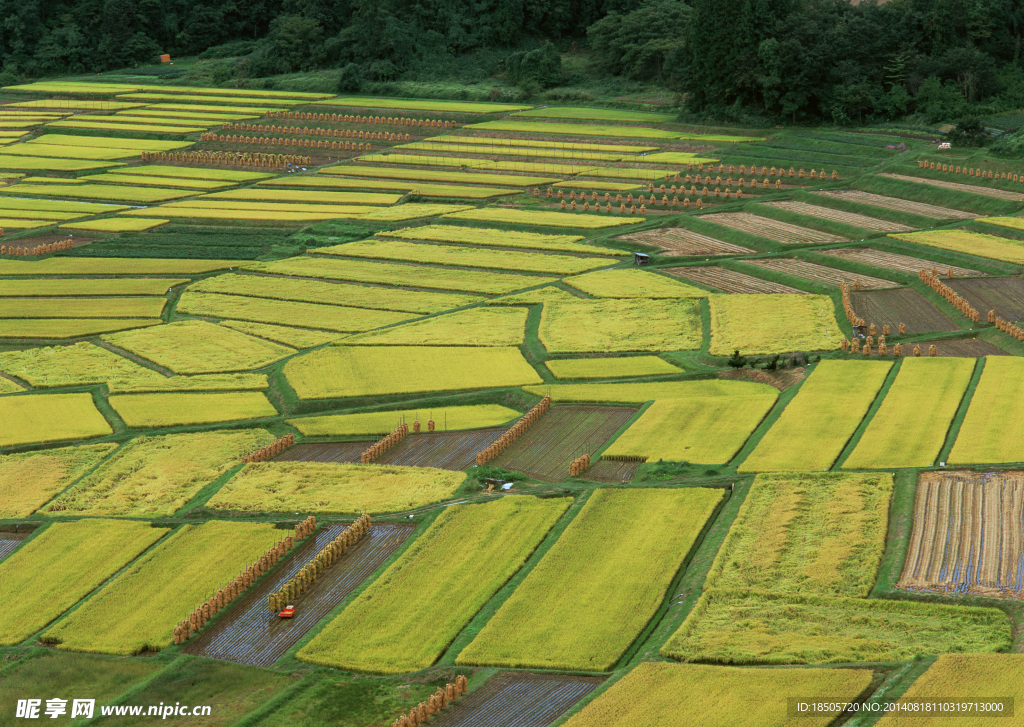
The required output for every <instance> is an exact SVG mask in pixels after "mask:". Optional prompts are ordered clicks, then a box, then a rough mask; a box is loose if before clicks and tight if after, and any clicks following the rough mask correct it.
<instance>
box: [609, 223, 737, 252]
mask: <svg viewBox="0 0 1024 727" xmlns="http://www.w3.org/2000/svg"><path fill="white" fill-rule="evenodd" d="M620 239H622V240H629V241H630V242H639V243H640V244H642V245H653V246H654V247H660V248H661V249H662V250H665V251H666V252H669V253H672V254H673V255H679V256H681V257H685V256H687V255H743V254H745V253H751V252H754V250H751V249H749V248H746V247H741V246H739V245H733V244H732V243H731V242H725V241H724V240H719V239H717V238H714V237H708V236H707V235H702V234H700V233H699V232H694V231H693V230H687V229H686V228H685V227H658V228H655V229H653V230H643V231H642V232H634V233H631V234H629V235H623V236H622V237H621V238H620Z"/></svg>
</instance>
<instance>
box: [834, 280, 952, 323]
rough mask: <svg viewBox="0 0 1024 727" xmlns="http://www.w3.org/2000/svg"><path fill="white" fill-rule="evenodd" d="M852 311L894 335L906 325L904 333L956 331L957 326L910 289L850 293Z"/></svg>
mask: <svg viewBox="0 0 1024 727" xmlns="http://www.w3.org/2000/svg"><path fill="white" fill-rule="evenodd" d="M850 297H851V299H852V301H853V309H854V310H855V311H857V314H858V315H860V317H861V318H863V319H864V320H865V321H867V322H868V323H869V324H871V323H874V324H875V325H876V326H878V327H879V330H881V327H882V326H884V325H888V326H891V327H892V330H893V331H896V330H898V328H899V325H900V323H906V324H907V333H910V334H913V333H920V332H921V331H955V330H957V326H956V324H955V323H953V321H951V320H950V319H949V318H947V317H946V314H945V313H943V312H942V311H940V310H939V309H938V308H936V307H935V306H934V305H932V303H931V302H930V301H929V300H928V299H927V298H925V297H924V296H923V295H921V294H920V293H918V292H917V291H916V290H914V289H912V288H895V289H893V290H871V291H856V292H852V293H850Z"/></svg>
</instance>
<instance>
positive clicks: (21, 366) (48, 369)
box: [0, 341, 166, 389]
mask: <svg viewBox="0 0 1024 727" xmlns="http://www.w3.org/2000/svg"><path fill="white" fill-rule="evenodd" d="M0 371H3V372H4V373H8V374H12V375H14V376H17V377H18V378H19V379H23V380H25V381H27V382H28V383H29V384H31V385H32V386H33V387H35V388H37V389H45V388H52V387H56V386H81V385H83V384H102V383H104V382H107V381H112V380H120V381H133V380H139V381H155V380H157V379H164V378H166V377H165V376H163V375H162V374H160V373H158V372H156V371H154V370H152V369H148V368H146V367H145V366H140V365H139V364H137V363H135V362H134V361H131V360H129V359H127V358H125V357H123V356H119V355H118V354H116V353H114V352H113V351H109V350H107V349H105V348H103V347H101V346H96V345H94V344H92V343H88V342H85V341H83V342H81V343H75V344H72V345H70V346H53V347H40V348H25V349H21V350H14V351H4V352H0Z"/></svg>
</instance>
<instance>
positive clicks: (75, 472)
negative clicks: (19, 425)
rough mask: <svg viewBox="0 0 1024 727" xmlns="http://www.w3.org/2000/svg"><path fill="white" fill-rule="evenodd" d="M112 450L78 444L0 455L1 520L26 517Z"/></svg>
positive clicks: (102, 445)
mask: <svg viewBox="0 0 1024 727" xmlns="http://www.w3.org/2000/svg"><path fill="white" fill-rule="evenodd" d="M115 449H117V445H116V444H80V445H78V446H77V447H60V448H58V449H47V450H43V451H39V452H20V453H17V454H7V455H0V517H3V518H23V517H28V516H29V515H31V514H32V513H33V512H35V511H36V510H38V509H39V508H40V507H42V506H43V505H45V504H46V503H47V502H48V501H49V500H50V498H52V497H53V496H54V495H56V494H57V493H58V492H60V491H61V490H63V489H64V488H66V487H67V486H68V485H70V484H71V483H72V482H74V481H75V480H77V479H78V478H79V477H81V476H82V475H84V474H85V473H86V472H88V471H89V470H91V469H92V468H93V467H95V466H96V465H98V464H99V463H100V462H101V461H102V460H103V458H104V457H106V456H107V455H108V454H110V453H111V452H113V451H114V450H115Z"/></svg>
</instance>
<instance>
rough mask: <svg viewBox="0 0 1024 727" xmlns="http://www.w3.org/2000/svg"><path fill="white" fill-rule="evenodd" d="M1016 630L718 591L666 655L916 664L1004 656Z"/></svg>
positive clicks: (988, 612)
mask: <svg viewBox="0 0 1024 727" xmlns="http://www.w3.org/2000/svg"><path fill="white" fill-rule="evenodd" d="M908 624H913V628H908ZM1011 632H1012V629H1011V624H1010V621H1009V619H1008V618H1007V616H1006V614H1004V613H1003V612H1002V611H1000V610H999V609H997V608H980V607H976V606H947V605H939V604H934V603H919V602H915V601H896V600H887V599H867V598H839V597H832V596H816V595H806V594H795V593H768V592H765V591H753V590H750V591H730V590H725V589H722V588H712V589H710V590H707V591H705V592H704V595H703V596H701V598H700V600H699V601H698V602H697V605H696V606H694V608H693V610H692V611H691V612H690V615H689V616H687V618H686V621H684V622H683V625H682V626H681V627H680V628H679V630H678V631H677V632H676V633H675V634H674V635H673V636H672V637H671V638H670V639H669V640H668V642H667V643H666V644H665V646H664V647H662V649H661V653H662V655H664V656H668V657H671V658H674V659H678V660H680V661H689V662H705V663H706V662H713V663H719V664H838V663H849V662H858V661H868V662H878V661H908V660H910V659H912V658H914V656H916V655H918V654H948V653H956V652H982V653H988V652H995V651H1002V650H1005V649H1007V648H1008V647H1009V645H1010V642H1011Z"/></svg>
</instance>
